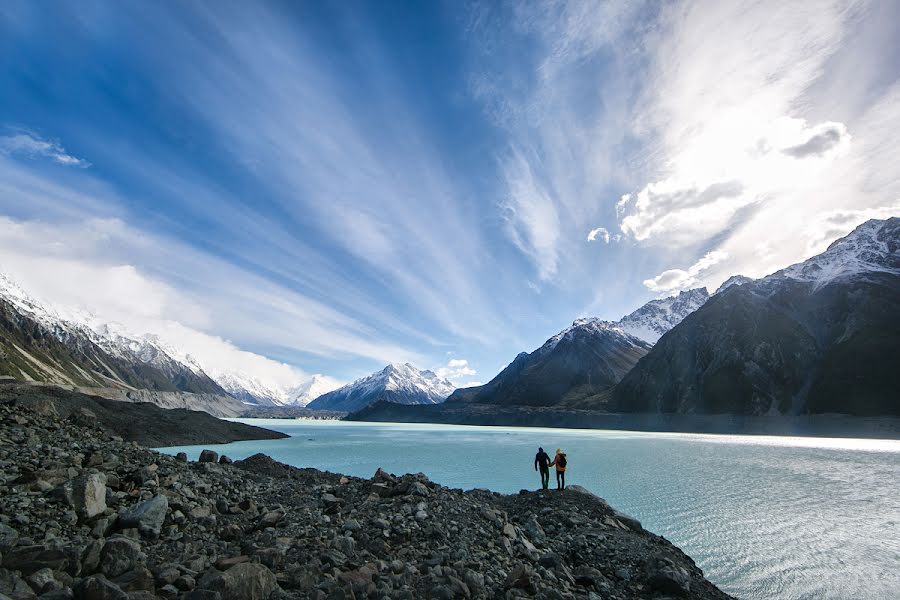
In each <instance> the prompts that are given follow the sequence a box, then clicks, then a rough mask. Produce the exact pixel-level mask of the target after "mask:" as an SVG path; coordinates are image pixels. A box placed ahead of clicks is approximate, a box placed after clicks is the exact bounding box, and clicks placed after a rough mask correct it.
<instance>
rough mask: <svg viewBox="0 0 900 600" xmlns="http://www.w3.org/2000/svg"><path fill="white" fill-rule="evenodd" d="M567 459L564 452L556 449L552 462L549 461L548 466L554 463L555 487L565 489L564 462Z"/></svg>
mask: <svg viewBox="0 0 900 600" xmlns="http://www.w3.org/2000/svg"><path fill="white" fill-rule="evenodd" d="M567 463H568V461H567V460H566V453H565V452H563V451H562V450H560V449H559V448H557V449H556V456H555V457H554V458H553V462H552V463H550V466H551V467H552V466H554V465H556V489H558V490H564V489H566V464H567Z"/></svg>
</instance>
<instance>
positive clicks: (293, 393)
mask: <svg viewBox="0 0 900 600" xmlns="http://www.w3.org/2000/svg"><path fill="white" fill-rule="evenodd" d="M339 387H341V383H340V382H339V381H338V380H337V379H334V378H332V377H328V376H327V375H313V376H312V377H310V378H309V379H308V380H307V381H305V382H303V383H301V384H300V385H298V386H297V387H295V388H293V389H291V390H288V394H287V396H288V404H290V405H293V406H306V405H308V404H309V403H310V402H312V401H313V400H315V399H316V398H318V397H319V396H321V395H323V394H327V393H328V392H331V391H334V390H336V389H338V388H339Z"/></svg>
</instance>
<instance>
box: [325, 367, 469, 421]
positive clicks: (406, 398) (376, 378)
mask: <svg viewBox="0 0 900 600" xmlns="http://www.w3.org/2000/svg"><path fill="white" fill-rule="evenodd" d="M453 390H454V386H453V384H452V383H450V382H449V381H447V380H446V379H441V378H440V377H438V376H437V375H436V374H435V373H434V372H433V371H428V370H424V371H420V370H419V369H417V368H415V367H414V366H412V365H411V364H409V363H403V364H400V363H393V364H390V365H387V366H386V367H385V368H384V369H382V370H381V371H378V372H376V373H373V374H371V375H368V376H366V377H363V378H361V379H357V380H356V381H354V382H353V383H350V384H347V385H345V386H343V387H341V388H338V389H336V390H334V391H332V392H328V393H326V394H323V395H322V396H319V397H318V398H317V399H316V400H314V401H313V402H311V403H310V404H309V405H308V407H309V408H312V409H316V410H343V411H353V410H359V409H361V408H364V407H365V406H368V405H369V404H372V403H374V402H377V401H379V400H387V401H388V402H396V403H398V404H438V403H440V402H443V401H444V400H446V398H447V396H449V395H450V394H451V393H452V392H453Z"/></svg>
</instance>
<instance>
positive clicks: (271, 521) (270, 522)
mask: <svg viewBox="0 0 900 600" xmlns="http://www.w3.org/2000/svg"><path fill="white" fill-rule="evenodd" d="M284 515H285V512H284V511H283V510H281V509H279V510H271V511H269V512H267V513H266V514H264V515H263V516H261V517H260V518H259V521H258V522H257V524H256V527H257V529H265V528H266V527H275V525H276V524H277V523H278V522H279V521H280V520H282V519H283V518H284Z"/></svg>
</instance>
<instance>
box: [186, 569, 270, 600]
mask: <svg viewBox="0 0 900 600" xmlns="http://www.w3.org/2000/svg"><path fill="white" fill-rule="evenodd" d="M200 585H201V586H202V587H203V588H204V589H207V590H212V591H214V592H218V593H219V594H221V597H222V600H268V598H269V596H271V595H272V592H274V591H275V590H276V589H277V588H278V583H277V582H276V581H275V575H274V574H273V573H272V571H270V570H269V569H267V568H266V567H264V566H263V565H260V564H255V563H241V564H239V565H235V566H233V567H232V568H230V569H228V570H227V571H225V572H224V573H220V572H216V573H213V574H211V575H210V576H209V577H207V576H204V577H203V579H201V583H200Z"/></svg>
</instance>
